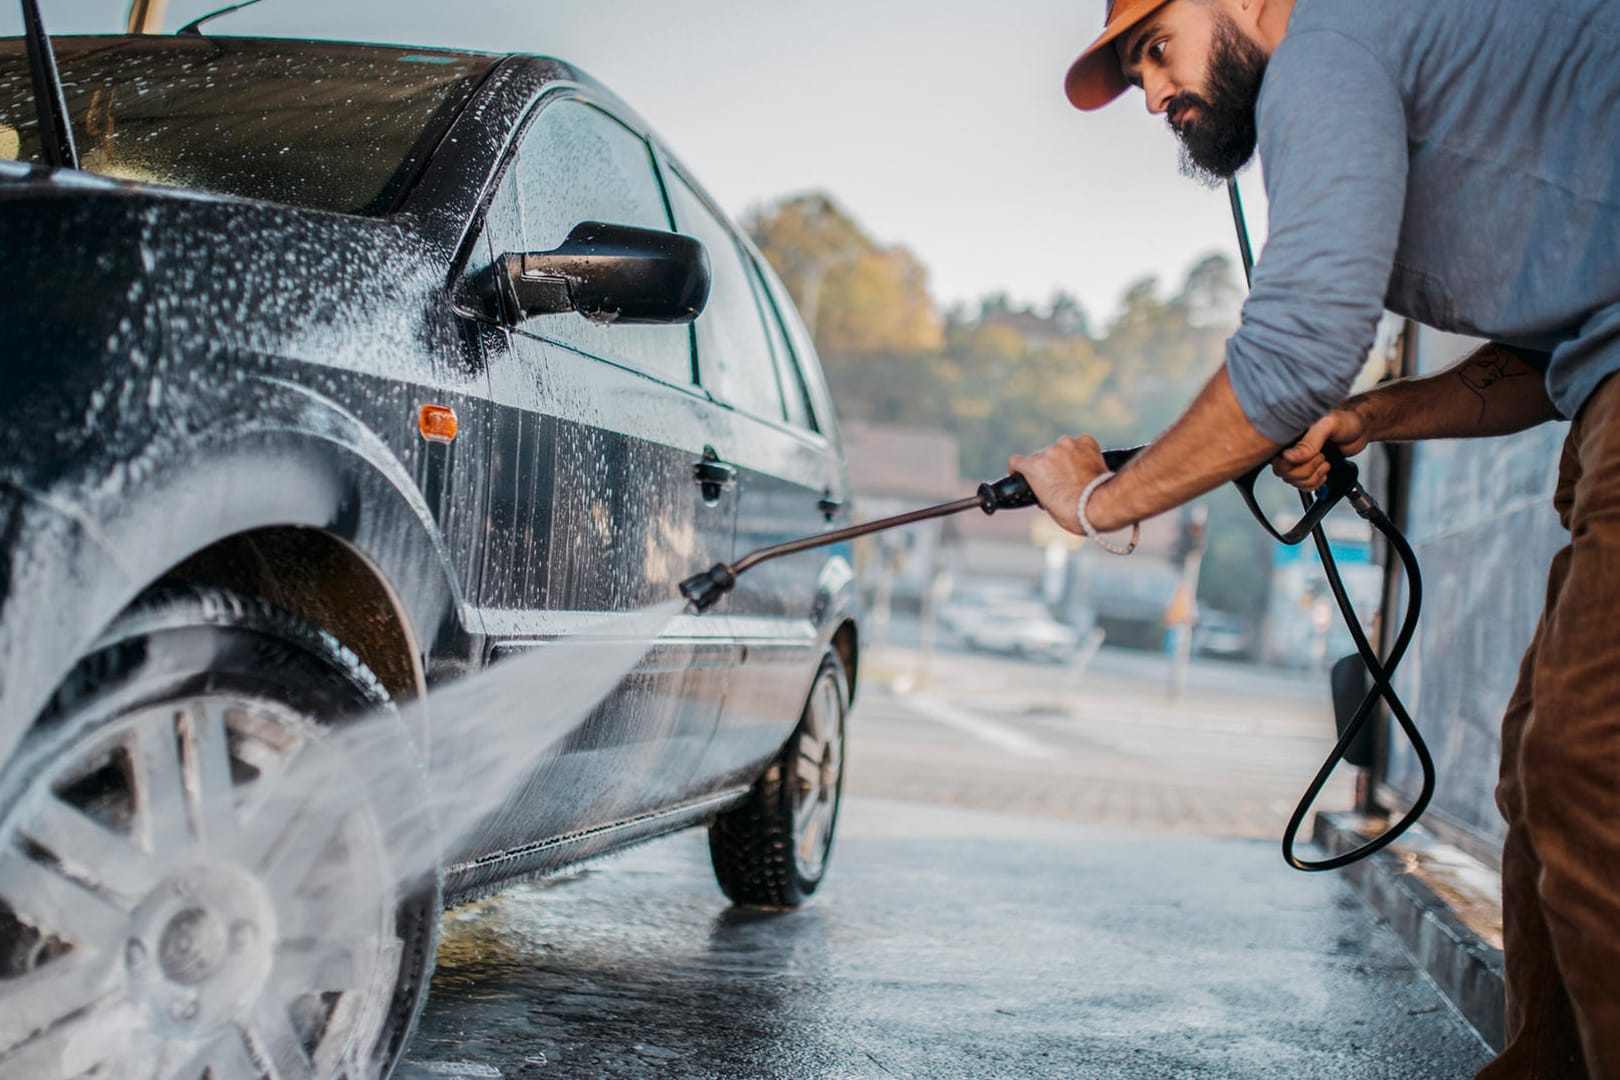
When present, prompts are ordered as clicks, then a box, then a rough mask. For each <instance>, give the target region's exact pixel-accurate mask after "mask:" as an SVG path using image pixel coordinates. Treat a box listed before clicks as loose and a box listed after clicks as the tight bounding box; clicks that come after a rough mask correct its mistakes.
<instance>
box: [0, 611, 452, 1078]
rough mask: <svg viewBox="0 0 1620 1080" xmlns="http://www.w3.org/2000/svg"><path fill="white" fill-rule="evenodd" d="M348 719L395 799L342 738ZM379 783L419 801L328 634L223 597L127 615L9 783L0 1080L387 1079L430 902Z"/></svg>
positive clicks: (426, 942)
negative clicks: (129, 1079)
mask: <svg viewBox="0 0 1620 1080" xmlns="http://www.w3.org/2000/svg"><path fill="white" fill-rule="evenodd" d="M361 715H364V716H365V717H366V720H365V723H366V724H367V725H379V726H378V727H377V728H375V729H373V728H371V727H367V728H364V729H359V728H349V729H347V730H349V731H352V732H356V733H360V732H363V733H364V734H365V736H366V738H365V751H366V753H365V755H364V757H365V762H364V765H365V768H366V770H367V774H366V775H367V777H368V778H369V779H372V780H377V779H379V778H380V779H382V780H384V783H385V785H386V786H383V785H379V784H376V783H371V784H367V783H362V782H360V780H359V779H358V778H357V777H356V776H355V769H354V766H355V764H356V763H357V760H358V758H359V756H360V755H357V754H353V752H352V750H351V751H345V750H343V748H342V747H343V740H339V739H337V738H334V737H333V732H334V728H335V727H336V726H341V725H344V724H345V722H346V721H349V720H352V719H355V718H357V717H359V716H361ZM374 731H375V736H376V737H373V734H374ZM317 780H318V781H319V782H315V781H317ZM381 790H389V792H390V795H389V798H390V800H393V799H396V798H397V799H400V800H401V802H400V806H401V807H410V806H419V805H423V804H425V795H426V785H425V777H424V774H423V772H422V770H421V767H420V764H419V762H418V760H417V754H416V751H415V749H414V747H413V746H412V743H411V739H410V736H409V734H408V733H407V731H406V730H405V727H404V725H403V724H402V723H401V722H400V720H399V717H398V715H397V713H395V712H394V709H393V706H392V704H391V703H390V700H389V695H388V693H387V692H386V690H385V689H384V688H383V686H382V684H381V683H380V682H379V681H378V680H377V677H376V676H375V675H374V674H373V673H372V672H371V671H370V669H368V668H367V667H366V666H365V665H364V664H363V663H361V662H360V660H359V659H358V658H357V657H356V656H355V655H354V654H353V653H352V652H350V651H349V650H348V649H346V648H344V647H343V646H342V645H341V644H340V643H339V642H338V641H337V640H336V639H335V638H333V637H332V636H331V635H330V634H327V633H324V632H323V631H321V630H319V629H317V628H315V627H314V626H312V625H310V624H309V623H308V622H306V621H305V620H303V619H301V618H299V617H298V616H296V615H293V614H291V613H289V612H287V611H283V610H281V609H279V608H276V607H273V606H271V605H269V604H266V603H264V602H262V601H259V600H255V599H250V598H246V597H242V596H238V595H235V594H232V593H229V592H224V591H221V590H214V589H204V588H174V589H169V588H164V589H161V590H159V591H157V592H155V593H154V594H153V595H151V596H149V597H148V598H146V599H144V600H142V601H141V602H140V603H138V604H137V605H136V606H134V607H133V608H131V609H130V610H129V611H128V612H127V613H126V614H125V615H123V616H122V617H121V618H120V619H119V620H118V621H117V622H116V623H115V624H114V626H113V627H112V628H111V629H110V630H109V631H108V632H107V633H106V634H104V635H103V636H102V637H101V639H100V640H99V641H97V642H96V643H95V645H94V646H92V648H91V649H90V651H89V652H88V653H87V654H86V655H85V657H84V658H83V659H82V660H81V661H80V662H79V664H78V665H77V666H76V667H75V668H74V670H73V671H72V673H71V674H70V675H69V676H68V678H67V679H66V681H65V682H64V683H63V685H62V686H61V688H60V690H58V692H57V693H56V695H55V697H54V699H53V701H52V703H51V705H50V706H49V707H48V709H47V710H46V712H45V714H44V715H43V717H42V718H41V720H40V722H39V723H38V724H36V725H35V726H34V727H33V729H31V731H30V732H29V734H28V735H27V736H26V737H25V739H24V741H23V744H22V746H21V747H20V749H19V751H18V752H17V753H16V754H15V755H13V757H12V759H11V760H10V761H9V762H8V763H6V765H5V766H4V768H3V769H0V1075H3V1076H28V1077H30V1078H31V1080H35V1078H37V1080H55V1078H57V1077H68V1076H73V1077H76V1076H80V1075H81V1074H93V1075H102V1071H103V1070H108V1071H109V1074H116V1075H130V1076H134V1075H140V1076H161V1077H173V1078H175V1080H201V1078H202V1077H204V1076H207V1077H210V1078H211V1080H237V1078H238V1077H260V1076H262V1075H265V1070H266V1069H267V1068H268V1069H269V1072H270V1074H271V1075H276V1076H280V1077H293V1076H297V1077H309V1078H311V1080H326V1078H329V1077H340V1076H345V1077H358V1076H367V1077H373V1076H386V1075H387V1074H388V1072H389V1071H391V1069H392V1067H393V1065H394V1063H395V1061H396V1060H397V1059H398V1057H399V1055H400V1054H401V1053H402V1052H403V1050H404V1047H405V1045H406V1043H407V1042H408V1040H409V1037H410V1035H411V1033H412V1031H413V1029H414V1026H415V1023H416V1020H417V1016H418V1014H419V1012H420V1010H421V1006H422V1003H423V1001H424V1000H425V998H426V993H427V986H428V978H429V976H430V975H431V973H432V969H433V961H434V953H435V950H436V948H437V944H438V917H439V912H440V907H441V902H442V891H441V875H440V870H439V867H438V866H437V865H436V860H434V862H435V865H433V866H432V868H431V869H423V868H417V869H414V870H413V869H410V867H412V866H413V865H416V864H413V863H412V862H411V861H409V860H406V859H405V858H404V857H403V856H404V855H405V852H404V850H402V847H403V844H404V841H405V839H406V838H405V837H403V835H402V831H401V830H400V829H398V828H397V827H396V826H397V817H396V816H393V815H391V814H390V813H389V812H388V809H387V808H386V807H381V806H378V805H376V802H375V799H374V798H373V797H372V796H371V795H370V794H369V793H370V792H375V791H381ZM222 808H223V809H222ZM422 839H423V837H422V836H421V835H420V833H417V834H415V835H413V836H411V837H409V840H410V841H411V842H412V843H416V844H420V843H421V841H422ZM420 861H421V859H420V855H419V854H418V855H417V857H416V863H420Z"/></svg>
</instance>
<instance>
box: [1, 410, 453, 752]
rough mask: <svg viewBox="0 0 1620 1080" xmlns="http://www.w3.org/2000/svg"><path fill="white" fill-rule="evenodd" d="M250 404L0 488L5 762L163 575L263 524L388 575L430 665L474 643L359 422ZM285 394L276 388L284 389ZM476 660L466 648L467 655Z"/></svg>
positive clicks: (429, 522) (425, 534)
mask: <svg viewBox="0 0 1620 1080" xmlns="http://www.w3.org/2000/svg"><path fill="white" fill-rule="evenodd" d="M256 381H257V382H259V383H260V385H259V386H258V388H257V389H258V390H259V392H258V393H248V394H242V395H238V396H239V397H240V398H242V399H246V400H247V401H248V402H250V403H251V407H250V408H246V409H241V410H233V411H231V412H229V413H226V414H224V415H221V416H220V417H219V418H218V420H217V421H216V422H215V423H213V424H211V425H210V426H209V427H207V428H206V429H205V430H202V431H196V430H192V431H189V432H188V433H187V435H186V437H185V438H184V439H173V438H167V437H164V436H163V435H161V434H158V435H154V438H153V441H152V444H151V445H150V447H149V452H148V453H146V454H143V455H141V457H140V458H139V459H138V460H135V461H126V462H123V463H122V464H121V466H120V468H118V469H116V470H105V471H103V472H102V474H100V475H93V476H90V475H82V474H81V475H78V476H65V477H62V478H60V479H58V480H57V481H56V482H55V483H53V484H52V485H50V486H49V487H48V488H43V489H40V488H31V487H29V486H26V485H24V484H21V483H17V482H15V481H13V482H6V483H4V484H0V560H3V564H0V760H4V759H5V758H6V757H8V756H9V755H10V754H11V752H12V750H13V749H14V748H15V746H16V744H17V742H18V741H19V740H20V739H21V737H22V735H23V734H24V732H25V731H26V730H27V728H28V727H29V726H30V725H31V724H32V723H33V721H34V720H35V718H36V717H37V716H38V715H39V713H40V712H41V710H42V709H43V708H44V707H45V706H46V704H47V703H48V701H49V699H50V695H51V694H52V693H53V691H54V690H55V688H56V687H57V686H58V685H59V684H60V682H61V680H62V678H63V677H64V676H65V675H66V674H67V672H68V671H70V670H71V668H72V666H73V665H74V663H75V662H76V660H77V658H78V657H79V656H81V655H82V654H83V653H84V652H85V651H86V650H87V649H88V648H89V647H90V646H91V644H92V643H93V642H94V640H95V638H96V637H97V635H98V634H99V633H100V632H101V631H102V630H103V629H104V628H105V627H106V626H108V625H109V624H110V623H111V622H112V621H113V620H114V619H115V618H116V617H117V616H118V614H119V613H120V612H121V611H122V610H123V609H124V608H125V607H126V606H127V605H128V604H129V603H130V602H131V601H132V600H133V599H135V598H136V597H137V596H139V595H140V593H141V592H142V591H144V590H145V589H146V588H147V587H148V586H149V585H151V584H152V583H153V582H154V581H156V580H157V579H158V578H160V577H162V576H163V574H164V573H165V572H167V571H169V570H170V569H172V568H173V567H175V566H176V565H178V564H180V563H181V562H183V561H185V560H186V559H187V558H189V557H190V556H192V555H194V554H196V553H197V552H200V551H203V550H205V549H207V548H208V547H210V546H211V545H213V544H215V543H217V542H219V541H221V540H224V539H226V538H228V537H231V536H235V535H238V534H241V533H244V532H249V531H252V530H255V529H260V528H268V527H276V526H294V527H306V528H311V529H317V530H321V531H322V532H324V533H326V534H327V535H329V536H332V537H334V538H336V539H338V540H341V541H342V542H344V543H345V544H347V545H349V546H350V547H351V548H352V549H353V550H354V551H356V552H357V553H358V554H359V555H360V556H361V557H362V558H363V559H365V560H366V561H367V562H368V563H369V564H370V566H371V567H372V568H373V569H374V570H375V571H376V573H377V574H378V576H379V577H380V578H381V579H382V580H383V582H384V583H385V584H386V587H387V588H388V590H389V592H390V593H391V594H392V597H393V598H394V601H395V607H396V609H397V611H398V612H399V613H400V615H401V616H402V617H403V619H404V621H405V623H406V626H405V631H406V633H407V635H408V636H409V639H410V641H411V643H412V650H413V654H415V655H416V656H417V657H419V658H420V657H421V656H422V654H423V652H424V650H425V651H427V652H428V653H432V652H434V651H435V650H436V649H438V648H442V647H445V646H446V645H447V644H449V643H450V642H451V641H454V640H456V639H467V638H468V637H469V635H475V634H477V633H478V624H477V620H476V612H475V611H474V610H473V609H472V608H471V607H470V606H469V605H468V603H467V601H466V598H465V597H464V596H463V595H462V594H461V589H460V587H459V585H458V578H457V575H456V573H455V572H454V568H453V565H452V560H451V558H450V555H449V553H448V551H447V550H446V546H445V544H444V542H443V539H442V537H441V534H440V532H439V530H438V528H437V526H436V524H435V522H434V518H433V514H432V512H431V511H430V509H429V507H428V505H427V503H426V501H425V500H424V498H423V497H422V494H421V493H420V492H419V491H418V490H417V488H416V485H415V484H414V483H413V482H412V479H411V477H410V475H409V473H408V471H407V470H406V468H405V466H404V465H403V464H402V463H401V462H400V460H399V459H398V458H397V457H396V456H395V455H394V454H393V453H391V452H390V451H389V449H388V447H387V446H386V445H385V444H384V443H383V441H382V440H381V439H380V438H379V437H378V436H377V435H376V434H375V433H374V432H372V431H371V430H370V429H368V428H367V427H366V425H365V424H364V423H363V422H361V421H360V420H359V418H357V417H355V416H353V415H352V414H350V413H348V412H346V411H344V410H343V409H342V408H341V407H339V406H338V405H336V404H335V403H334V402H331V401H329V400H326V399H323V398H321V397H320V396H318V395H316V394H314V393H313V392H312V391H309V390H307V389H305V388H303V387H299V386H296V385H294V384H291V383H283V382H280V381H279V380H272V379H262V380H256ZM277 384H279V385H277ZM467 651H471V650H470V647H469V648H468V650H467Z"/></svg>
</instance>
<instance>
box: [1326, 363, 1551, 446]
mask: <svg viewBox="0 0 1620 1080" xmlns="http://www.w3.org/2000/svg"><path fill="white" fill-rule="evenodd" d="M1344 407H1345V408H1346V409H1350V410H1353V411H1354V412H1355V413H1356V414H1357V415H1358V416H1360V417H1361V420H1362V422H1363V424H1365V425H1366V430H1367V437H1368V439H1370V440H1372V441H1374V442H1412V441H1415V440H1418V439H1466V438H1476V437H1483V436H1489V435H1511V434H1512V433H1513V432H1516V431H1523V430H1524V429H1526V428H1530V427H1534V426H1536V425H1537V424H1541V423H1545V422H1546V421H1548V420H1556V419H1558V410H1557V408H1556V407H1554V405H1553V403H1552V400H1551V399H1550V398H1549V397H1548V396H1547V383H1546V380H1545V379H1544V378H1543V377H1542V375H1541V372H1539V371H1537V370H1536V369H1535V368H1533V367H1531V366H1530V365H1529V364H1527V363H1525V362H1524V361H1523V360H1521V359H1519V357H1518V356H1516V355H1515V354H1514V353H1512V352H1510V351H1508V350H1507V349H1504V348H1502V347H1501V346H1499V345H1485V346H1483V347H1481V348H1479V349H1477V350H1475V351H1474V352H1472V353H1470V354H1469V355H1468V356H1466V357H1464V358H1463V359H1462V360H1461V361H1459V362H1458V363H1457V364H1456V365H1454V366H1452V367H1450V368H1447V369H1446V370H1445V371H1442V372H1439V373H1437V374H1434V375H1423V376H1418V377H1415V378H1409V379H1400V380H1398V381H1396V382H1392V383H1387V384H1385V385H1383V386H1379V387H1376V388H1374V389H1372V390H1369V391H1367V392H1366V393H1364V394H1358V395H1356V396H1355V397H1353V398H1351V399H1350V400H1349V401H1346V402H1345V404H1344Z"/></svg>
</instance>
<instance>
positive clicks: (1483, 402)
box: [1457, 349, 1530, 421]
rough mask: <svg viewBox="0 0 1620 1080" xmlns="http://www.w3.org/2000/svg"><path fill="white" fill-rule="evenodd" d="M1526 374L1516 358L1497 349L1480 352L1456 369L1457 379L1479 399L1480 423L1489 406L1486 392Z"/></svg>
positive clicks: (1527, 372)
mask: <svg viewBox="0 0 1620 1080" xmlns="http://www.w3.org/2000/svg"><path fill="white" fill-rule="evenodd" d="M1528 374H1530V372H1529V370H1528V369H1527V368H1526V367H1525V366H1524V364H1523V363H1521V362H1520V361H1519V358H1518V357H1516V356H1514V355H1513V354H1512V353H1509V352H1503V351H1501V350H1498V349H1485V350H1482V351H1481V352H1480V353H1479V354H1478V355H1476V356H1474V357H1472V358H1470V359H1468V360H1465V361H1464V362H1463V363H1462V364H1461V365H1460V366H1459V367H1458V368H1457V378H1459V379H1461V380H1462V383H1463V385H1464V386H1466V387H1468V389H1469V390H1470V391H1472V392H1473V394H1474V396H1475V397H1477V398H1479V419H1480V420H1481V421H1483V420H1484V419H1485V412H1486V408H1487V406H1488V405H1489V404H1490V399H1489V398H1488V397H1487V396H1486V392H1487V391H1488V390H1490V389H1491V388H1492V387H1494V386H1495V385H1496V384H1497V383H1499V382H1501V381H1502V380H1504V379H1517V378H1519V377H1520V376H1523V375H1528Z"/></svg>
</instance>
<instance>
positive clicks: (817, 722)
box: [709, 655, 849, 909]
mask: <svg viewBox="0 0 1620 1080" xmlns="http://www.w3.org/2000/svg"><path fill="white" fill-rule="evenodd" d="M848 714H849V681H848V679H847V678H846V676H845V675H844V665H843V663H842V662H841V661H840V660H839V659H838V657H837V656H835V655H828V656H827V657H826V658H825V659H823V660H822V662H821V668H820V669H819V670H818V671H817V673H816V679H815V682H814V683H813V684H812V685H811V688H810V695H809V697H808V699H807V700H806V702H805V706H804V711H803V713H802V714H801V715H800V718H799V724H798V726H797V727H795V728H794V730H793V735H792V737H791V738H789V739H788V741H787V743H786V745H784V746H783V747H782V750H781V752H780V753H779V754H778V755H777V756H776V758H775V759H774V760H773V761H772V762H771V764H770V767H769V768H767V769H766V770H765V773H764V775H763V776H761V777H760V778H759V779H758V780H757V781H756V782H755V783H754V787H753V789H752V790H751V791H750V792H749V793H748V797H747V799H746V800H745V801H744V802H743V804H742V805H741V806H738V807H737V808H735V809H733V810H730V811H728V812H726V813H724V814H722V815H720V817H719V818H717V819H716V820H715V822H714V823H713V824H712V825H710V826H709V855H710V858H711V860H712V861H713V863H714V876H715V878H716V880H718V881H719V883H720V888H721V890H722V891H723V892H724V893H725V894H726V896H728V897H729V898H730V899H731V900H732V902H733V903H735V904H739V905H742V906H744V907H763V908H775V909H783V908H794V907H798V906H799V905H800V904H802V903H804V902H805V901H806V900H808V899H809V898H810V895H811V894H812V893H814V892H815V891H816V889H817V887H818V886H820V884H821V881H822V879H823V877H825V875H826V871H827V862H828V859H829V858H830V856H831V853H832V842H833V833H834V830H835V829H836V827H837V825H838V809H839V804H840V801H841V799H842V795H843V786H844V730H845V720H846V718H847V717H848Z"/></svg>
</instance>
